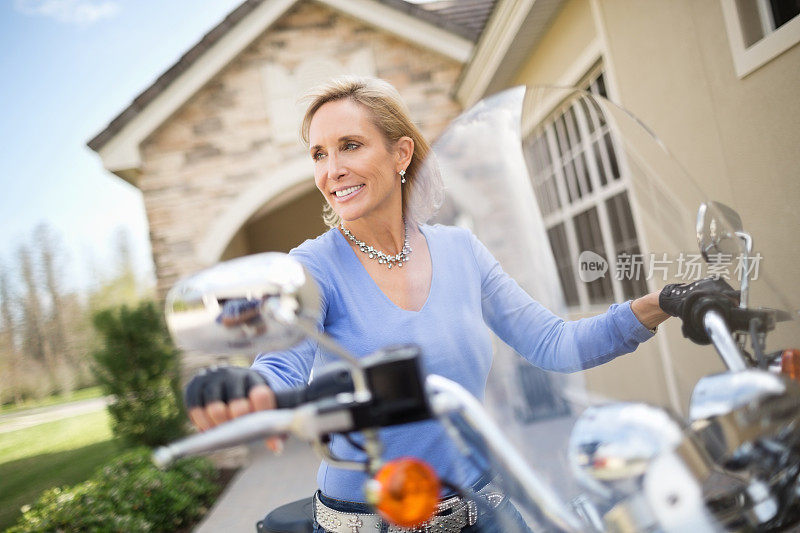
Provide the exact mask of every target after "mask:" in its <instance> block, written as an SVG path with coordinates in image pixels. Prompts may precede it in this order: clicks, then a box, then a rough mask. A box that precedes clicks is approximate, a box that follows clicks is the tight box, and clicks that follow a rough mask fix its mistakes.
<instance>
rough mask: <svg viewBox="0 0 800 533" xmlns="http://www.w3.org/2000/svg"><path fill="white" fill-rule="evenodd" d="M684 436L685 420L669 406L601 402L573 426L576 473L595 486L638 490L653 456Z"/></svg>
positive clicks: (571, 444)
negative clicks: (683, 426) (636, 485)
mask: <svg viewBox="0 0 800 533" xmlns="http://www.w3.org/2000/svg"><path fill="white" fill-rule="evenodd" d="M682 438H683V433H682V429H681V427H680V424H679V423H678V422H676V421H675V419H674V418H673V417H672V416H671V415H670V414H669V413H667V411H665V410H664V409H660V408H658V407H651V406H649V405H645V404H639V403H617V404H609V405H601V406H596V407H590V408H589V409H587V410H586V411H584V412H583V414H582V415H581V416H580V418H579V419H578V421H577V422H576V423H575V425H574V426H573V428H572V433H571V434H570V440H569V448H568V456H569V460H570V465H571V467H572V470H573V472H574V473H575V475H576V477H577V478H578V479H579V480H580V481H581V483H583V485H584V486H586V487H588V488H591V489H593V490H595V492H597V493H599V494H603V493H606V492H607V490H609V489H617V490H620V489H622V490H623V491H626V490H632V491H633V490H635V489H634V485H632V484H635V483H638V482H639V480H640V479H641V478H642V476H644V474H645V472H646V471H647V468H648V465H649V464H650V462H651V461H652V460H653V459H654V458H655V457H657V456H658V455H660V454H661V453H663V452H664V451H666V450H669V449H673V448H674V447H676V446H677V445H678V444H679V443H680V441H681V439H682ZM623 487H624V488H623Z"/></svg>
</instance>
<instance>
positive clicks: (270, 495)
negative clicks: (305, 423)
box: [195, 439, 320, 533]
mask: <svg viewBox="0 0 800 533" xmlns="http://www.w3.org/2000/svg"><path fill="white" fill-rule="evenodd" d="M251 457H252V462H251V463H250V464H249V465H248V466H246V467H244V468H242V469H241V470H240V471H239V472H238V473H237V474H236V477H234V478H233V480H232V481H231V483H230V484H229V485H228V487H227V488H226V489H225V492H224V493H223V494H222V496H221V497H220V498H219V499H217V502H216V503H215V504H214V507H213V508H212V509H211V511H209V513H208V514H207V515H206V517H205V519H204V520H203V521H202V522H201V523H200V525H199V526H198V527H197V528H196V529H195V532H196V533H219V532H220V531H225V532H228V533H238V532H240V531H244V532H251V533H252V532H255V530H256V522H258V521H259V520H261V519H262V518H264V515H266V514H267V513H268V512H269V511H271V510H272V509H275V508H276V507H278V506H280V505H283V504H284V503H289V502H292V501H295V500H299V499H301V498H310V497H311V495H312V494H314V491H315V490H316V488H317V467H319V461H320V460H319V458H318V457H317V456H316V455H314V452H312V451H311V447H310V446H309V445H308V444H306V443H304V442H300V441H298V440H294V439H289V440H288V441H287V442H286V446H285V449H284V451H283V453H282V454H281V455H277V456H276V455H274V454H273V453H272V452H270V451H268V450H266V448H264V446H263V444H262V443H257V444H253V445H252V448H251Z"/></svg>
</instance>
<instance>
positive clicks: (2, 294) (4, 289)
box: [0, 265, 22, 403]
mask: <svg viewBox="0 0 800 533" xmlns="http://www.w3.org/2000/svg"><path fill="white" fill-rule="evenodd" d="M12 300H13V295H12V293H11V288H10V287H9V282H8V273H7V271H6V268H5V267H4V266H3V265H0V354H3V355H5V360H6V361H5V366H6V368H7V369H8V378H9V379H8V385H7V386H8V388H9V389H10V392H11V394H10V396H11V398H12V399H13V400H14V403H20V402H21V401H22V392H21V391H20V388H19V383H20V353H19V349H18V348H17V339H16V336H15V335H14V330H15V324H16V320H15V319H14V312H13V311H12V308H11V304H12Z"/></svg>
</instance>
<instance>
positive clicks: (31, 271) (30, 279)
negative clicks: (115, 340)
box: [17, 244, 59, 395]
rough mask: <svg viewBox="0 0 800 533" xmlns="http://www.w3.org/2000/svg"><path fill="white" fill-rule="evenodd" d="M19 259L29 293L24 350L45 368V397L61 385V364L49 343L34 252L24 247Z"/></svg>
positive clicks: (39, 390)
mask: <svg viewBox="0 0 800 533" xmlns="http://www.w3.org/2000/svg"><path fill="white" fill-rule="evenodd" d="M17 256H18V259H19V273H20V276H21V278H22V284H23V286H24V291H25V294H24V296H23V298H22V351H23V354H24V356H25V357H29V358H31V359H32V361H33V362H35V363H38V364H39V365H42V366H43V367H44V369H45V372H46V374H47V376H48V377H49V384H48V385H47V386H40V387H38V388H37V391H36V393H37V395H44V394H47V393H49V392H52V389H53V387H54V386H55V385H56V383H58V371H59V368H58V367H59V365H58V361H57V360H56V359H55V357H54V354H53V353H52V352H51V351H50V350H49V346H48V345H47V342H46V334H47V333H46V331H45V317H44V310H43V307H42V299H41V294H40V292H39V284H38V283H37V279H36V271H35V266H34V261H33V257H32V255H31V252H30V249H29V248H28V247H27V246H26V245H24V244H23V245H20V247H19V249H18V251H17Z"/></svg>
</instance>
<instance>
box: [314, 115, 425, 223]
mask: <svg viewBox="0 0 800 533" xmlns="http://www.w3.org/2000/svg"><path fill="white" fill-rule="evenodd" d="M408 141H410V139H408ZM387 144H388V141H387V139H386V138H385V137H384V135H383V133H382V132H381V131H380V130H379V129H378V128H377V127H376V126H375V124H373V122H372V120H371V116H370V112H369V110H368V109H367V108H365V107H364V106H362V105H360V104H358V103H355V102H353V101H351V100H348V99H341V100H335V101H333V102H328V103H326V104H324V105H323V106H322V107H320V108H319V110H317V112H316V113H315V114H314V117H313V119H312V120H311V125H310V127H309V145H310V149H309V150H310V154H311V158H312V160H313V161H314V181H315V183H316V185H317V188H318V189H319V190H320V192H321V193H322V195H323V196H324V197H325V199H326V200H327V202H328V204H330V206H331V208H332V209H333V210H334V211H335V212H336V214H337V215H339V217H340V218H341V219H342V220H343V221H345V222H351V221H354V220H357V219H359V218H362V217H364V216H369V217H370V218H371V217H376V216H377V217H391V216H393V215H395V213H396V215H399V214H400V213H401V212H402V196H401V194H402V193H401V190H400V177H399V175H398V171H399V170H401V169H404V168H405V166H406V165H407V161H405V153H406V152H407V147H405V145H406V144H407V143H405V142H398V143H395V144H394V145H393V146H392V147H390V148H387ZM411 149H412V150H413V143H412V147H411ZM408 156H409V157H410V152H408Z"/></svg>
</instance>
